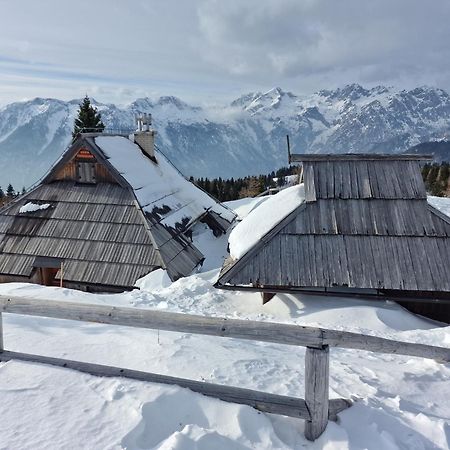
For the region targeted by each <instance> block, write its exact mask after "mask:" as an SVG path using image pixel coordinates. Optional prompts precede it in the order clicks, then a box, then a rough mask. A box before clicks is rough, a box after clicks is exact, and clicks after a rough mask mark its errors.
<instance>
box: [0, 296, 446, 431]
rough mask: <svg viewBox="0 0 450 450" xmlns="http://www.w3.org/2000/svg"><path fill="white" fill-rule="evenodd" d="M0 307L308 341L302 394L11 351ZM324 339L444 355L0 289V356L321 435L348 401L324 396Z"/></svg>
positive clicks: (361, 338)
mask: <svg viewBox="0 0 450 450" xmlns="http://www.w3.org/2000/svg"><path fill="white" fill-rule="evenodd" d="M2 312H4V313H14V314H23V315H30V316H40V317H50V318H54V319H65V320H77V321H82V322H94V323H101V324H110V325H121V326H127V327H136V328H150V329H157V330H165V331H175V332H180V333H194V334H201V335H209V336H220V337H228V338H236V339H247V340H253V341H263V342H271V343H275V344H285V345H293V346H302V347H306V355H305V399H301V398H294V397H287V396H281V395H276V394H269V393H264V392H258V391H254V390H250V389H242V388H237V387H231V386H221V385H216V384H211V383H204V382H200V381H193V380H188V379H183V378H175V377H169V376H165V375H158V374H153V373H148V372H141V371H136V370H129V369H124V368H120V367H112V366H106V365H99V364H92V363H84V362H80V361H71V360H67V359H61V358H51V357H48V356H41V355H30V354H25V353H19V352H11V351H8V350H6V349H5V348H4V346H3V331H2ZM330 347H340V348H348V349H358V350H367V351H372V352H379V353H391V354H398V355H408V356H415V357H422V358H429V359H435V360H436V361H438V362H441V363H445V362H449V361H450V348H443V347H435V346H431V345H424V344H415V343H408V342H399V341H394V340H389V339H384V338H379V337H375V336H368V335H362V334H357V333H350V332H347V331H336V330H328V329H323V328H314V327H304V326H299V325H288V324H280V323H269V322H256V321H250V320H235V319H225V318H215V317H214V318H213V317H203V316H196V315H189V314H179V313H169V312H161V311H152V310H143V309H137V308H122V307H114V306H105V305H92V304H79V303H69V302H59V301H51V300H31V299H26V298H13V297H4V296H0V360H1V361H8V360H11V359H16V360H22V361H32V362H37V363H44V364H51V365H54V366H59V367H67V368H70V369H74V370H78V371H81V372H86V373H90V374H92V375H99V376H108V377H111V376H123V377H128V378H133V379H136V380H142V381H150V382H155V383H164V384H176V385H178V386H181V387H186V388H189V389H191V390H192V391H195V392H199V393H201V394H204V395H207V396H210V397H215V398H219V399H221V400H225V401H229V402H234V403H241V404H244V405H250V406H252V407H254V408H256V409H258V410H260V411H263V412H268V413H274V414H281V415H286V416H291V417H297V418H301V419H304V420H306V425H305V436H306V438H307V439H309V440H314V439H316V438H317V437H318V436H320V435H321V434H322V433H323V431H324V430H325V428H326V426H327V423H328V420H336V418H337V414H338V413H339V412H340V411H342V410H344V409H346V408H348V407H349V406H350V405H351V402H350V401H349V400H345V399H331V400H330V399H329V398H328V383H329V348H330Z"/></svg>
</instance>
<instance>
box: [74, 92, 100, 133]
mask: <svg viewBox="0 0 450 450" xmlns="http://www.w3.org/2000/svg"><path fill="white" fill-rule="evenodd" d="M79 106H80V108H79V109H78V117H77V118H76V119H75V123H74V127H73V132H72V140H73V141H75V139H76V137H77V136H78V134H79V133H82V132H100V133H101V132H102V131H103V130H104V129H105V125H104V123H103V122H102V116H101V114H100V113H99V112H98V111H97V108H95V107H93V106H92V105H91V100H90V99H89V97H88V96H87V95H86V97H84V99H83V101H82V102H81V103H80V105H79Z"/></svg>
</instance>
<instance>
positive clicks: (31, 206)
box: [19, 202, 51, 214]
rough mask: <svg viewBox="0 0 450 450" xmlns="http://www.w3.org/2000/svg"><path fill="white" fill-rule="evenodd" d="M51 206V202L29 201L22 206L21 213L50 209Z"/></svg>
mask: <svg viewBox="0 0 450 450" xmlns="http://www.w3.org/2000/svg"><path fill="white" fill-rule="evenodd" d="M50 206H51V205H50V203H44V204H43V205H39V204H37V203H32V202H28V203H25V205H23V206H21V207H20V209H19V214H25V213H29V212H36V211H40V210H42V209H48V208H50Z"/></svg>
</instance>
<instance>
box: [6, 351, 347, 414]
mask: <svg viewBox="0 0 450 450" xmlns="http://www.w3.org/2000/svg"><path fill="white" fill-rule="evenodd" d="M12 359H13V360H20V361H29V362H33V363H41V364H49V365H52V366H58V367H64V368H67V369H73V370H77V371H79V372H84V373H89V374H91V375H96V376H101V377H125V378H132V379H134V380H139V381H147V382H151V383H161V384H170V385H177V386H180V387H183V388H188V389H190V390H191V391H194V392H198V393H200V394H203V395H206V396H208V397H214V398H218V399H220V400H224V401H227V402H232V403H239V404H243V405H249V406H252V407H253V408H255V409H258V410H259V411H263V412H267V413H273V414H281V415H285V416H290V417H297V418H301V419H306V420H308V419H309V418H310V414H309V411H308V408H307V407H306V403H305V400H303V399H300V398H293V397H286V396H281V395H276V394H269V393H265V392H259V391H254V390H251V389H242V388H237V387H232V386H223V385H217V384H212V383H204V382H202V381H194V380H188V379H185V378H176V377H170V376H166V375H159V374H154V373H148V372H142V371H138V370H130V369H124V368H120V367H113V366H106V365H101V364H92V363H85V362H80V361H73V360H67V359H60V358H51V357H48V356H41V355H30V354H25V353H17V352H10V351H4V352H3V353H1V354H0V360H1V361H9V360H12ZM338 406H341V403H336V407H335V408H333V409H332V410H331V414H332V415H334V414H335V412H336V410H337V409H338V408H337V407H338Z"/></svg>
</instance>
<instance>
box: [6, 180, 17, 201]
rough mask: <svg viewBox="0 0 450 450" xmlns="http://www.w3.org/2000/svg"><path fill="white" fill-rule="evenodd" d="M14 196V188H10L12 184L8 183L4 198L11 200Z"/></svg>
mask: <svg viewBox="0 0 450 450" xmlns="http://www.w3.org/2000/svg"><path fill="white" fill-rule="evenodd" d="M15 195H16V193H15V191H14V188H13V187H12V184H11V183H9V184H8V187H7V188H6V196H7V197H8V198H9V199H12V198H13V197H14V196H15Z"/></svg>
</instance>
